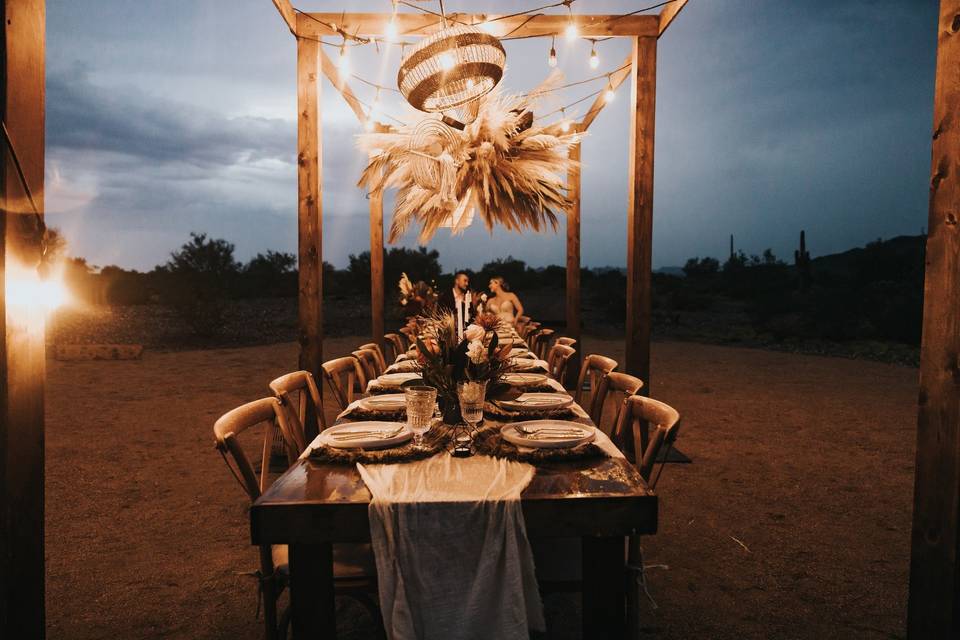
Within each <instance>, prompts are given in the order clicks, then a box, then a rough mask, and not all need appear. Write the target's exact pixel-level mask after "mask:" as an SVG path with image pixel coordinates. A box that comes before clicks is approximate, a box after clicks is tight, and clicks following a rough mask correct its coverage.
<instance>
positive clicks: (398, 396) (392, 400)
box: [358, 393, 407, 411]
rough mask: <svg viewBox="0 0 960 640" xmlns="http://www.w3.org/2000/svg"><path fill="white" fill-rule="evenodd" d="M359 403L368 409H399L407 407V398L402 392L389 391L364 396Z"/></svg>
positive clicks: (361, 406) (362, 407)
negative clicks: (382, 393)
mask: <svg viewBox="0 0 960 640" xmlns="http://www.w3.org/2000/svg"><path fill="white" fill-rule="evenodd" d="M358 404H359V405H360V408H361V409H366V410H367V411H399V410H401V409H405V408H406V407H407V399H406V396H404V395H403V394H402V393H387V394H384V395H382V396H370V397H369V398H364V399H362V400H361V401H360V402H359V403H358Z"/></svg>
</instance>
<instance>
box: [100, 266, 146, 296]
mask: <svg viewBox="0 0 960 640" xmlns="http://www.w3.org/2000/svg"><path fill="white" fill-rule="evenodd" d="M96 278H97V281H98V282H99V285H100V287H101V288H102V289H103V292H104V301H105V302H106V303H107V304H118V305H130V304H147V303H148V302H150V296H151V294H152V293H153V291H152V290H151V288H150V286H149V281H148V278H147V276H146V274H143V273H139V272H137V271H132V270H127V269H122V268H120V267H117V266H114V265H110V266H107V267H103V268H102V269H100V273H99V274H98V275H97V276H96Z"/></svg>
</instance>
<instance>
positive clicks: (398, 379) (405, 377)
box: [377, 371, 420, 387]
mask: <svg viewBox="0 0 960 640" xmlns="http://www.w3.org/2000/svg"><path fill="white" fill-rule="evenodd" d="M419 377H420V374H419V373H414V372H412V371H408V372H405V373H385V374H383V375H382V376H380V377H379V378H377V382H379V383H380V384H381V385H382V386H384V387H399V386H400V385H402V384H403V383H404V382H407V381H409V380H416V379H418V378H419Z"/></svg>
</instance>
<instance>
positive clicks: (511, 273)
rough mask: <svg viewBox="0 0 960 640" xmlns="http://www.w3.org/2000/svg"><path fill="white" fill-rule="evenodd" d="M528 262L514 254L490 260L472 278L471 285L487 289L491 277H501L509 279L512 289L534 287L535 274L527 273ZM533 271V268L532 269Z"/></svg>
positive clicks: (475, 287)
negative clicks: (531, 275)
mask: <svg viewBox="0 0 960 640" xmlns="http://www.w3.org/2000/svg"><path fill="white" fill-rule="evenodd" d="M527 271H528V269H527V263H526V262H524V261H523V260H517V259H516V258H514V257H513V256H507V257H506V258H497V259H496V260H494V261H492V262H488V263H486V264H485V265H483V267H482V268H481V269H480V271H479V273H477V274H476V277H475V278H471V279H470V280H471V285H472V286H473V288H474V289H486V288H487V284H488V283H489V282H490V278H494V277H501V278H503V279H504V280H506V281H507V283H508V284H509V285H510V288H511V289H517V290H518V291H521V290H524V289H530V288H533V287H532V285H533V282H532V281H533V280H535V279H536V275H535V272H534V276H533V277H530V276H529V275H528V273H527ZM530 271H532V270H530Z"/></svg>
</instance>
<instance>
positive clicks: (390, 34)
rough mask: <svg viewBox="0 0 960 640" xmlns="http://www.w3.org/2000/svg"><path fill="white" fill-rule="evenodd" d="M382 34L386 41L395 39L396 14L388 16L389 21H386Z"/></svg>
mask: <svg viewBox="0 0 960 640" xmlns="http://www.w3.org/2000/svg"><path fill="white" fill-rule="evenodd" d="M383 36H384V37H385V38H386V39H387V42H393V41H394V40H396V39H397V16H396V14H394V15H392V16H390V22H388V23H387V28H386V29H384V31H383Z"/></svg>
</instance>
